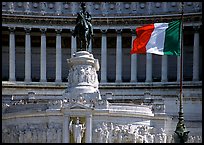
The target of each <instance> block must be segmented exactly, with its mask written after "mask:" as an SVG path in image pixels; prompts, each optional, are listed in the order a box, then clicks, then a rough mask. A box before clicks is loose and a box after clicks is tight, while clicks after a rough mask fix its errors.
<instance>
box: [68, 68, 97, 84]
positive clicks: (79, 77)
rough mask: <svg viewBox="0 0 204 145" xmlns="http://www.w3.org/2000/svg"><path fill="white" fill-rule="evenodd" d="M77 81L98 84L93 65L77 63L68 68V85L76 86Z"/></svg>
mask: <svg viewBox="0 0 204 145" xmlns="http://www.w3.org/2000/svg"><path fill="white" fill-rule="evenodd" d="M79 83H87V84H91V85H94V86H97V85H98V80H97V73H96V70H95V68H94V67H93V66H87V65H78V66H74V67H71V68H70V70H69V75H68V87H72V86H76V85H78V84H79Z"/></svg>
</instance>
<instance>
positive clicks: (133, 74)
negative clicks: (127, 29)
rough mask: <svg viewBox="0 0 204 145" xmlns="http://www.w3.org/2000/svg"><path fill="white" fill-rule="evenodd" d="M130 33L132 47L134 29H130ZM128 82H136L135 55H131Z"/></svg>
mask: <svg viewBox="0 0 204 145" xmlns="http://www.w3.org/2000/svg"><path fill="white" fill-rule="evenodd" d="M131 32H132V47H133V41H134V39H135V38H136V31H135V29H132V30H131ZM131 49H132V48H131ZM130 81H131V82H137V54H131V80H130Z"/></svg>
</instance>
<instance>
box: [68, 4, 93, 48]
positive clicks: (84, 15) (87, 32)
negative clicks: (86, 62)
mask: <svg viewBox="0 0 204 145" xmlns="http://www.w3.org/2000/svg"><path fill="white" fill-rule="evenodd" d="M81 8H82V10H81V11H80V12H79V13H77V19H76V26H75V29H74V32H73V34H72V35H73V36H74V37H77V38H78V41H79V43H80V51H83V50H84V51H87V50H88V48H89V44H90V40H91V39H92V38H93V27H92V24H91V19H92V18H91V15H90V14H89V13H88V12H87V11H86V5H85V3H83V2H82V3H81Z"/></svg>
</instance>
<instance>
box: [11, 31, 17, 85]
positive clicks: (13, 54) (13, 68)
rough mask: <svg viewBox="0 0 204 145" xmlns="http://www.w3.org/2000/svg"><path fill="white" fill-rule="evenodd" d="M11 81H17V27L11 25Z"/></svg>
mask: <svg viewBox="0 0 204 145" xmlns="http://www.w3.org/2000/svg"><path fill="white" fill-rule="evenodd" d="M9 30H10V36H9V39H10V40H9V81H16V76H15V70H16V65H15V63H16V57H15V51H16V50H15V49H16V48H15V33H14V30H15V27H9Z"/></svg>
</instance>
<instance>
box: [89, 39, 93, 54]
mask: <svg viewBox="0 0 204 145" xmlns="http://www.w3.org/2000/svg"><path fill="white" fill-rule="evenodd" d="M88 52H89V53H92V39H90V44H89V48H88Z"/></svg>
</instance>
